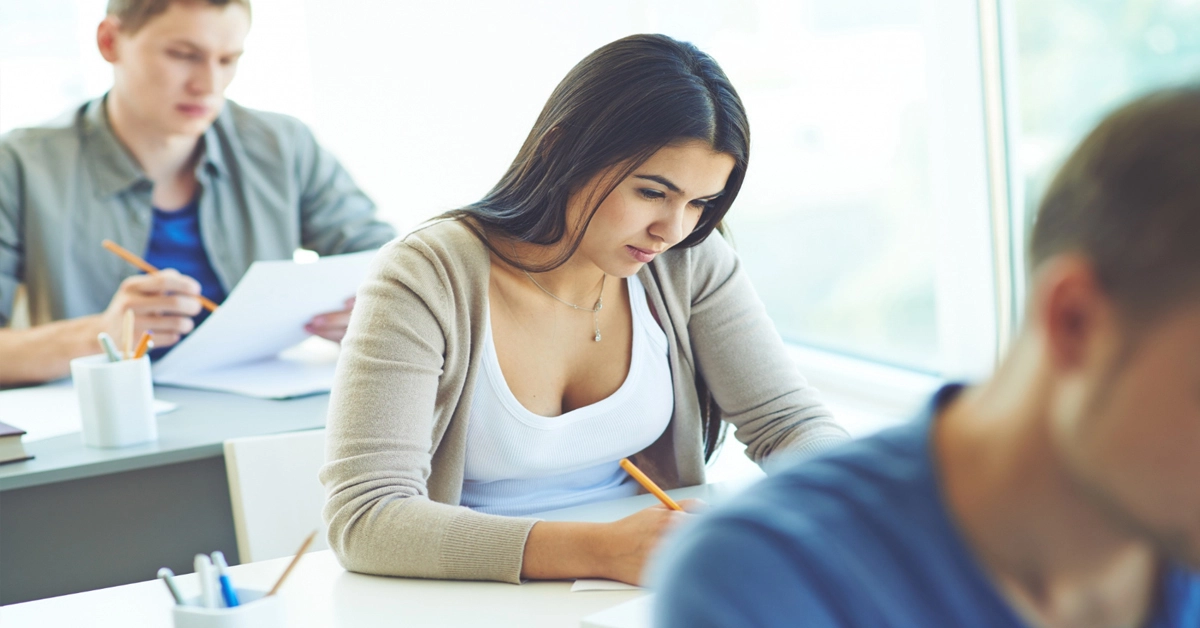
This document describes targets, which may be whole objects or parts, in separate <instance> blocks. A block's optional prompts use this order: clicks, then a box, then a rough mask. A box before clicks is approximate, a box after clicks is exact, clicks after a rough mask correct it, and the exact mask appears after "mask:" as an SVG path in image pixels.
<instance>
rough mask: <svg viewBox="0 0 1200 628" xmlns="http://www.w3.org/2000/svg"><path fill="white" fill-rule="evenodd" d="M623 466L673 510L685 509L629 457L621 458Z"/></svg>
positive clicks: (643, 486)
mask: <svg viewBox="0 0 1200 628" xmlns="http://www.w3.org/2000/svg"><path fill="white" fill-rule="evenodd" d="M621 468H622V469H625V472H626V473H628V474H629V475H630V476H632V477H633V479H635V480H637V482H638V484H641V485H642V488H644V489H646V490H647V491H650V492H651V493H653V494H654V496H655V497H657V498H658V501H660V502H662V503H663V505H664V506H666V507H667V508H670V509H671V510H679V511H682V510H683V508H681V507H680V506H679V504H676V503H675V500H673V499H671V496H670V495H667V493H666V492H665V491H663V490H662V489H661V488H658V485H657V484H655V483H654V480H651V479H650V478H649V477H647V476H646V474H645V473H642V470H641V469H639V468H637V467H636V466H634V464H633V463H632V462H630V461H629V458H621Z"/></svg>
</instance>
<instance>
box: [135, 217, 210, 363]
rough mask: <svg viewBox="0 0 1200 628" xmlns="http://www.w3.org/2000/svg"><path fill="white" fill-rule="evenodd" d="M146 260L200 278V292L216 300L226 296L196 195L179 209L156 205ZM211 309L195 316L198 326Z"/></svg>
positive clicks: (156, 352) (156, 355)
mask: <svg viewBox="0 0 1200 628" xmlns="http://www.w3.org/2000/svg"><path fill="white" fill-rule="evenodd" d="M145 258H146V261H147V262H149V263H150V264H151V265H152V266H154V267H156V268H162V269H164V270H165V269H167V268H174V269H175V270H177V271H179V272H180V274H183V275H187V276H188V277H191V278H192V279H195V280H196V281H198V282H200V294H203V295H204V296H205V297H208V298H209V299H212V300H213V302H215V303H221V302H222V301H224V300H225V296H226V294H225V288H224V287H223V286H221V280H220V279H217V273H216V271H214V270H213V267H212V264H211V263H210V262H209V261H208V253H207V252H206V251H205V250H204V242H203V240H202V239H201V237H200V212H199V202H198V200H196V199H193V200H192V202H191V203H189V204H188V205H187V206H186V207H184V208H182V209H178V210H175V211H163V210H161V209H158V208H157V207H156V208H154V222H153V224H152V225H151V227H150V244H149V246H147V247H146V255H145ZM208 314H209V311H208V310H206V309H203V308H201V310H200V313H199V314H197V315H196V316H195V317H194V318H193V319H192V320H194V321H195V323H196V326H197V327H199V326H200V323H202V322H204V319H205V318H208ZM169 350H170V347H163V348H159V349H155V350H153V351H151V352H150V359H151V360H156V359H158V358H160V357H162V356H163V355H164V354H166V353H167V351H169Z"/></svg>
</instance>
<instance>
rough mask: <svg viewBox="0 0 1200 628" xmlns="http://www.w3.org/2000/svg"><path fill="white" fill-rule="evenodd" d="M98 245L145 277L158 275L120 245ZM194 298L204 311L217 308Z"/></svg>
mask: <svg viewBox="0 0 1200 628" xmlns="http://www.w3.org/2000/svg"><path fill="white" fill-rule="evenodd" d="M100 245H101V246H103V247H104V248H106V249H108V250H109V251H111V252H112V253H113V254H114V255H116V256H117V257H119V258H121V259H123V260H125V261H126V262H129V263H130V264H132V265H133V266H134V267H135V268H137V269H138V270H141V271H142V272H144V273H146V274H147V275H157V274H158V273H159V270H158V269H157V268H155V267H154V266H153V265H152V264H150V263H149V262H147V261H146V260H144V259H142V258H140V257H138V256H137V255H134V254H133V253H132V252H130V251H129V249H126V248H125V247H123V246H121V245H120V244H117V243H116V242H113V241H112V240H105V241H103V242H101V243H100ZM196 298H197V299H199V300H200V305H203V306H204V309H206V310H208V311H209V312H216V311H217V307H218V306H217V304H216V303H213V301H212V299H208V298H206V297H204V296H203V295H196Z"/></svg>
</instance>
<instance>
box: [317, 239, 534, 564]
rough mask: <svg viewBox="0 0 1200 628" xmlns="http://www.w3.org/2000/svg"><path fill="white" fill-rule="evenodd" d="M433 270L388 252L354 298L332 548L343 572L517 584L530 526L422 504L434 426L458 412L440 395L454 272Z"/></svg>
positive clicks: (402, 253) (335, 464) (336, 406)
mask: <svg viewBox="0 0 1200 628" xmlns="http://www.w3.org/2000/svg"><path fill="white" fill-rule="evenodd" d="M432 259H433V257H432V256H428V255H426V254H424V253H423V252H422V250H421V248H420V243H419V242H417V243H415V244H413V243H410V242H407V241H393V242H392V243H391V244H389V245H387V246H385V247H384V248H383V249H381V251H380V253H379V255H378V256H377V257H376V259H375V262H374V264H373V267H372V270H371V271H370V273H369V275H368V278H367V280H366V281H365V282H364V283H363V285H362V287H361V288H360V289H359V293H358V301H357V303H356V305H355V307H354V312H353V315H352V316H351V321H350V327H349V330H348V331H347V335H346V338H345V340H344V341H343V343H342V353H341V357H340V358H339V361H338V367H337V376H336V379H335V382H334V386H333V393H332V395H331V397H330V405H329V419H328V428H327V429H328V431H327V445H326V461H327V462H326V464H325V466H324V467H322V469H321V473H320V479H321V482H322V483H323V484H324V486H325V490H326V495H327V501H326V505H325V510H324V516H325V521H326V523H327V525H328V528H329V532H328V534H329V545H330V547H331V548H332V549H333V551H334V553H335V554H336V555H337V557H338V560H339V561H340V562H341V563H342V565H343V566H344V567H345V568H347V569H349V570H351V571H358V572H363V573H370V574H379V575H389V576H408V577H422V578H446V579H471V580H501V581H506V582H514V583H516V582H520V574H521V561H522V558H523V554H524V548H525V541H526V538H527V536H528V534H529V530H530V528H532V527H533V524H534V522H535V520H533V519H522V518H515V517H500V516H495V515H485V514H481V513H477V512H475V511H472V510H470V509H468V508H464V507H462V506H458V505H456V504H454V505H452V504H442V503H438V502H435V501H433V500H432V499H430V497H429V491H428V487H427V484H426V482H427V480H428V478H429V476H430V473H431V469H432V463H433V456H434V453H435V451H436V450H437V448H438V444H439V441H440V440H441V435H442V434H444V433H445V428H446V424H445V423H444V422H439V419H438V418H437V417H439V416H442V417H449V416H451V415H452V412H453V408H454V407H455V406H456V405H457V404H458V399H457V398H453V399H447V398H441V397H446V396H448V395H445V394H439V391H440V390H441V389H440V388H439V381H440V380H441V378H442V377H443V376H445V375H446V374H445V373H444V366H445V364H446V360H445V355H446V351H447V350H448V346H447V345H448V341H447V338H452V337H453V336H452V335H451V334H452V331H451V330H452V326H453V325H454V323H455V320H456V314H455V312H454V310H453V307H454V304H453V303H452V302H451V298H450V297H449V296H448V292H449V291H448V290H447V282H449V281H450V280H451V278H450V277H449V275H448V273H450V272H451V271H449V270H448V269H447V268H446V267H445V266H444V265H440V264H438V263H436V262H434V261H431V260H432ZM457 316H463V314H462V313H458V315H457ZM450 348H451V349H452V348H453V347H450ZM460 376H461V375H460ZM447 406H448V407H449V409H445V407H447ZM439 409H440V410H439ZM445 421H446V422H448V421H449V419H445Z"/></svg>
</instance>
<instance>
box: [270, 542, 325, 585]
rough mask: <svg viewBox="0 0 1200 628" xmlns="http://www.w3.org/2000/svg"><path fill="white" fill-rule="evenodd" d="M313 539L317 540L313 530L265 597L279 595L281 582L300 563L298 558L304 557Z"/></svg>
mask: <svg viewBox="0 0 1200 628" xmlns="http://www.w3.org/2000/svg"><path fill="white" fill-rule="evenodd" d="M315 538H317V531H316V530H313V532H312V534H310V535H308V538H307V539H304V543H301V544H300V551H298V552H296V556H295V558H292V562H290V563H288V566H287V569H284V570H283V574H282V575H280V576H279V579H278V580H276V581H275V586H273V587H271V591H270V592H269V593H267V595H275V594H276V593H279V587H281V586H283V581H284V580H287V577H288V574H290V573H292V569H294V568H295V567H296V563H298V562H300V557H301V556H303V555H304V552H307V551H308V546H309V545H312V542H313V539H315Z"/></svg>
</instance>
